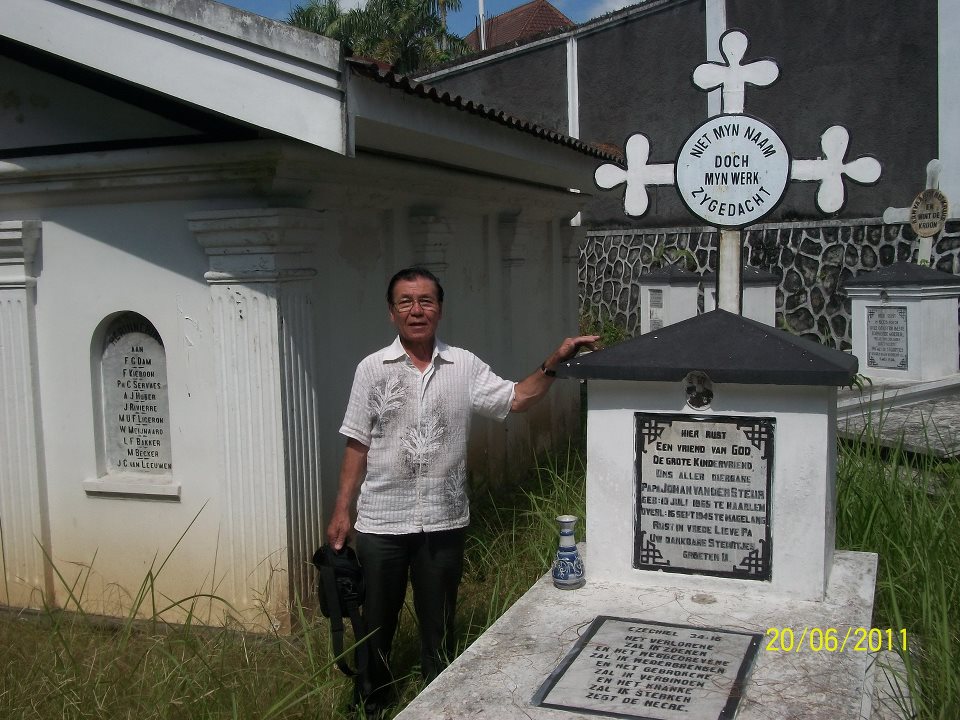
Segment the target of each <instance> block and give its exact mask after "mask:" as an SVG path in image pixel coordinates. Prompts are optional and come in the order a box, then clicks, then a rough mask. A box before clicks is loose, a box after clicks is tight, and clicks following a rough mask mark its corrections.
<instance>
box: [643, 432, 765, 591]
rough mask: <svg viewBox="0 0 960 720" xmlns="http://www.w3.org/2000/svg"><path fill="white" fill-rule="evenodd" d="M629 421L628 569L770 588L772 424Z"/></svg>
mask: <svg viewBox="0 0 960 720" xmlns="http://www.w3.org/2000/svg"><path fill="white" fill-rule="evenodd" d="M635 417H636V439H637V454H636V457H637V461H636V462H637V465H636V468H637V474H636V478H637V489H636V499H635V508H636V521H635V526H634V533H635V534H634V552H633V567H635V568H637V569H640V570H663V571H667V572H682V573H691V574H698V575H716V576H720V577H734V578H745V579H749V580H769V579H770V573H771V563H770V558H771V546H770V502H769V500H770V487H771V480H772V473H773V444H774V426H775V425H774V420H773V419H772V418H754V417H728V416H718V415H711V416H706V417H704V416H695V415H670V414H659V413H636V414H635Z"/></svg>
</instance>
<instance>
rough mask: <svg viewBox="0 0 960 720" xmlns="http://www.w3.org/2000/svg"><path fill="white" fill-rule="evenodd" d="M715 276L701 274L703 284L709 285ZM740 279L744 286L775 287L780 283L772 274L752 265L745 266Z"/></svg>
mask: <svg viewBox="0 0 960 720" xmlns="http://www.w3.org/2000/svg"><path fill="white" fill-rule="evenodd" d="M716 277H717V274H716V273H715V272H705V273H704V274H703V282H704V283H706V284H709V283H711V282H714V281H715V280H716ZM740 277H741V278H742V279H743V284H744V285H770V284H773V285H776V284H777V283H778V282H780V279H779V278H778V277H777V276H776V275H774V274H773V273H772V272H767V271H766V270H761V269H760V268H758V267H753V266H752V265H747V266H745V267H744V268H743V270H742V271H741V272H740Z"/></svg>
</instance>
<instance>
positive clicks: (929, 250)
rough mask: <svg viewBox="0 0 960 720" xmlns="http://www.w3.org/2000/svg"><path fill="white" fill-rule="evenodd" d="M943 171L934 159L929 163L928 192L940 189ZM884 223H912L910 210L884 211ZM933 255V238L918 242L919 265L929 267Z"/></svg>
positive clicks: (891, 208) (920, 239) (941, 164)
mask: <svg viewBox="0 0 960 720" xmlns="http://www.w3.org/2000/svg"><path fill="white" fill-rule="evenodd" d="M942 171H943V163H942V162H940V160H938V159H937V158H934V159H933V160H931V161H930V162H928V163H927V185H926V189H927V190H936V189H938V188H939V187H940V173H941V172H942ZM883 221H884V222H885V223H886V224H887V225H898V224H900V223H909V222H910V208H908V207H905V208H895V207H888V208H887V209H886V210H884V211H883ZM932 255H933V238H932V237H921V238H919V239H918V242H917V264H919V265H929V264H930V258H931V256H932Z"/></svg>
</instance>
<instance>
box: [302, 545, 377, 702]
mask: <svg viewBox="0 0 960 720" xmlns="http://www.w3.org/2000/svg"><path fill="white" fill-rule="evenodd" d="M313 564H314V566H315V567H316V568H317V570H318V571H319V572H320V578H319V580H318V582H317V594H318V595H319V596H320V612H322V613H323V616H324V617H328V618H330V637H331V639H332V641H333V652H334V655H336V656H337V667H338V668H340V670H341V671H342V672H343V673H344V674H345V675H347V676H349V677H352V678H353V679H354V689H355V694H356V695H357V699H358V700H360V699H362V698H365V697H367V696H368V695H369V694H370V680H369V677H368V673H367V668H368V666H369V658H370V655H369V650H368V648H367V644H366V643H365V642H362V641H363V640H364V639H365V638H366V637H367V624H366V622H365V621H364V619H363V614H362V613H361V608H362V607H363V599H364V584H363V571H362V570H361V568H360V562H359V561H358V560H357V554H356V553H355V552H354V551H353V548H351V547H348V546H346V545H344V546H343V548H342V549H340V550H334V549H333V548H332V547H331V546H329V545H324V546H322V547H321V548H319V549H318V550H317V551H316V552H315V553H314V554H313ZM345 617H349V618H350V622H351V624H352V625H353V637H354V639H355V640H356V642H357V645H356V648H355V650H354V662H355V663H356V666H357V669H356V670H353V669H352V668H351V667H350V666H349V665H347V663H346V662H345V661H344V659H343V657H342V656H343V618H345Z"/></svg>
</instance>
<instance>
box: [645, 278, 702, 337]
mask: <svg viewBox="0 0 960 720" xmlns="http://www.w3.org/2000/svg"><path fill="white" fill-rule="evenodd" d="M639 283H640V307H641V308H642V312H641V313H640V333H641V334H643V333H648V332H651V331H652V330H659V329H660V328H662V327H664V326H666V325H673V324H674V323H677V322H680V321H681V320H686V319H687V318H691V317H693V316H694V315H696V314H697V292H698V289H699V285H700V276H699V275H697V273H693V272H690V271H689V270H684V269H683V268H681V267H679V266H677V265H670V266H669V267H666V268H661V269H658V270H651V271H650V272H646V273H643V274H641V275H640V279H639Z"/></svg>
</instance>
